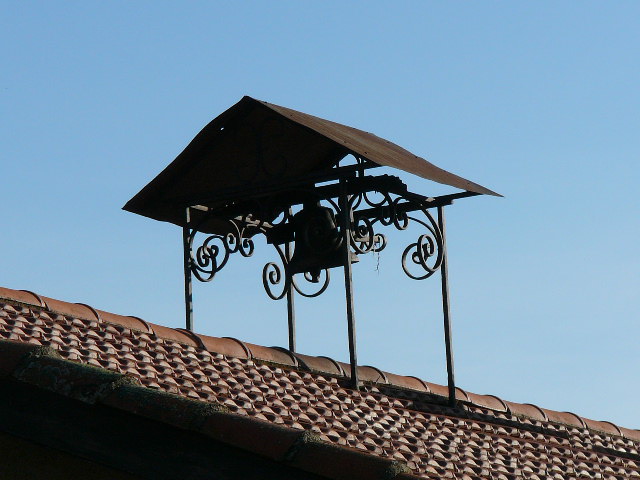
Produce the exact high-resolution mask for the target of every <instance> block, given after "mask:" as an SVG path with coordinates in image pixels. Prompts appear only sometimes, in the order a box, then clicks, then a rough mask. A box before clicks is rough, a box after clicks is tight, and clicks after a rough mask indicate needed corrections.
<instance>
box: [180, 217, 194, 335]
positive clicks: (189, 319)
mask: <svg viewBox="0 0 640 480" xmlns="http://www.w3.org/2000/svg"><path fill="white" fill-rule="evenodd" d="M190 223H191V214H190V212H189V207H187V208H186V209H185V225H184V227H182V249H183V251H184V306H185V327H186V329H187V330H189V331H191V332H193V292H192V284H191V246H190V244H189V243H190V242H189V224H190Z"/></svg>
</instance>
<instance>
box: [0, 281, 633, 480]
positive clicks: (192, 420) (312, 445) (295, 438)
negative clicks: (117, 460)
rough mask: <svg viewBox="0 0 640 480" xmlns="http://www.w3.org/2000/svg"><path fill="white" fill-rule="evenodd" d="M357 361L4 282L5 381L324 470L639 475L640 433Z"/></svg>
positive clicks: (381, 474)
mask: <svg viewBox="0 0 640 480" xmlns="http://www.w3.org/2000/svg"><path fill="white" fill-rule="evenodd" d="M43 347H44V349H43ZM87 365H90V366H93V367H92V368H88V367H86V366H87ZM95 367H98V368H95ZM359 369H360V378H361V379H364V381H365V385H364V386H363V387H362V389H361V390H360V391H355V390H353V389H351V388H349V386H348V385H349V383H348V381H347V380H348V376H349V375H348V372H349V366H348V365H345V364H343V363H341V362H336V361H334V360H332V359H329V358H323V357H310V356H306V355H301V354H292V353H290V352H287V351H285V350H282V349H277V348H266V347H261V346H258V345H251V344H248V343H245V342H241V341H239V340H234V339H228V338H227V339H225V338H216V337H208V336H205V335H197V334H194V333H191V332H189V331H185V330H181V329H171V328H167V327H163V326H160V325H154V324H151V323H147V322H145V321H143V320H141V319H139V318H136V317H126V316H121V315H115V314H112V313H108V312H104V311H101V310H96V309H94V308H92V307H90V306H87V305H83V304H72V303H67V302H61V301H58V300H54V299H51V298H46V297H41V296H39V295H37V294H34V293H31V292H26V291H16V290H9V289H2V288H0V378H2V379H4V378H6V377H9V378H10V380H11V381H12V382H14V384H15V382H21V383H26V384H28V385H29V386H30V387H38V388H42V389H45V390H49V391H54V392H55V393H56V394H58V395H63V396H67V397H69V398H70V401H75V402H77V401H80V402H85V403H87V402H89V403H92V404H100V405H103V406H104V407H105V408H113V409H116V410H118V411H124V412H126V413H127V414H130V415H133V416H134V417H135V416H137V417H144V418H146V419H150V420H153V421H156V422H160V423H167V424H170V425H174V426H177V427H179V428H182V429H183V430H186V431H188V432H192V433H193V435H196V436H197V437H196V438H202V437H201V436H202V435H204V437H206V438H210V439H214V440H216V441H219V442H223V443H225V444H228V445H230V446H232V447H234V448H239V449H242V450H244V451H248V452H251V453H252V454H255V455H258V456H260V457H262V458H266V459H269V460H271V461H274V462H277V463H280V464H282V465H283V466H285V467H288V466H292V467H295V468H296V469H300V470H302V471H306V472H310V473H312V474H314V475H318V476H320V477H322V478H333V479H347V478H348V479H351V480H354V479H363V480H364V479H370V478H381V479H382V478H386V479H391V478H395V479H397V480H399V479H406V480H409V479H410V478H417V477H420V478H433V479H443V478H450V479H461V480H462V479H464V480H468V479H473V480H488V479H500V480H511V479H516V478H538V479H542V478H603V479H616V480H618V479H628V478H637V477H640V453H639V452H640V431H638V430H629V429H626V428H623V427H619V426H616V425H614V424H612V423H609V422H598V421H593V420H589V419H586V418H582V417H579V416H577V415H574V414H572V413H567V412H556V411H552V410H547V409H543V408H538V407H536V406H534V405H528V404H519V403H512V402H508V401H503V400H501V399H499V398H497V397H494V396H490V395H476V394H473V393H470V392H465V391H463V390H460V389H458V399H459V405H458V407H456V408H450V407H448V406H447V404H446V395H447V392H446V387H443V386H439V385H435V384H432V383H429V382H425V381H423V380H420V379H417V378H414V377H404V376H400V375H394V374H391V373H388V372H384V371H381V370H379V369H377V368H374V367H359ZM134 417H131V418H134ZM0 430H1V428H0ZM98 433H99V432H98ZM175 448H176V449H179V446H176V447H175ZM287 478H291V477H287Z"/></svg>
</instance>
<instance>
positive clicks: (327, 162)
mask: <svg viewBox="0 0 640 480" xmlns="http://www.w3.org/2000/svg"><path fill="white" fill-rule="evenodd" d="M349 154H352V155H354V156H355V157H358V158H361V159H363V160H365V161H366V166H365V168H372V167H377V166H387V167H392V168H397V169H399V170H403V171H405V172H408V173H411V174H414V175H416V176H419V177H422V178H425V179H428V180H433V181H435V182H438V183H442V184H445V185H450V186H452V187H456V188H459V189H462V190H465V191H468V192H473V193H476V194H485V195H495V196H501V195H499V194H498V193H496V192H493V191H491V190H489V189H488V188H485V187H483V186H482V185H478V184H477V183H474V182H472V181H470V180H467V179H465V178H462V177H460V176H458V175H455V174H453V173H450V172H447V171H446V170H443V169H442V168H440V167H437V166H435V165H433V164H432V163H430V162H428V161H427V160H425V159H424V158H421V157H418V156H417V155H414V154H413V153H411V152H409V151H407V150H405V149H404V148H402V147H400V146H398V145H396V144H394V143H392V142H390V141H388V140H385V139H383V138H380V137H378V136H376V135H373V134H371V133H368V132H364V131H362V130H358V129H356V128H353V127H348V126H346V125H341V124H339V123H335V122H331V121H329V120H324V119H322V118H318V117H314V116H312V115H308V114H306V113H302V112H298V111H296V110H291V109H289V108H285V107H281V106H278V105H274V104H271V103H267V102H263V101H260V100H256V99H253V98H251V97H248V96H245V97H244V98H243V99H242V100H240V101H239V102H238V103H237V104H235V105H234V106H233V107H231V108H229V109H228V110H227V111H225V112H224V113H222V114H221V115H219V116H218V117H216V118H215V119H214V120H213V121H211V122H210V123H209V124H208V125H207V126H206V127H204V128H203V129H202V131H201V132H200V133H199V134H198V135H197V136H196V137H195V138H194V139H193V140H192V141H191V143H190V144H189V145H188V146H187V147H186V148H185V149H184V151H183V152H182V153H181V154H180V155H178V157H177V158H176V159H175V160H174V161H173V162H172V163H171V164H170V165H169V166H167V167H166V168H165V169H164V170H163V171H162V172H161V173H160V174H159V175H158V176H157V177H156V178H154V179H153V180H152V181H151V182H150V183H149V184H148V185H147V186H146V187H144V188H143V189H142V190H141V191H140V192H139V193H138V194H137V195H136V196H134V197H133V198H132V199H131V200H129V202H127V204H126V205H125V206H124V209H125V210H127V211H130V212H133V213H137V214H140V215H144V216H146V217H150V218H153V219H155V220H162V221H167V222H171V223H174V224H176V225H180V226H184V225H185V220H184V218H185V217H184V208H185V207H187V206H195V205H203V206H207V207H216V206H219V205H220V204H221V203H224V202H225V201H229V200H236V199H238V198H247V197H248V196H249V192H251V195H253V196H254V197H258V196H263V195H269V194H270V193H273V192H274V191H282V190H283V189H286V188H287V187H288V188H295V187H296V186H300V185H307V184H313V183H315V182H316V181H318V180H330V179H334V178H337V176H338V174H339V173H340V171H339V168H340V167H339V166H338V162H339V161H340V160H341V159H343V158H344V157H346V156H347V155H349ZM218 228H219V227H218V226H217V225H216V222H215V221H214V222H210V223H209V224H207V223H206V222H205V223H204V224H201V225H200V230H201V231H203V232H210V233H213V232H216V231H218Z"/></svg>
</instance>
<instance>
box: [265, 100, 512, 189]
mask: <svg viewBox="0 0 640 480" xmlns="http://www.w3.org/2000/svg"><path fill="white" fill-rule="evenodd" d="M260 103H262V104H263V105H265V106H267V107H269V108H270V109H272V110H273V111H274V112H278V113H279V114H281V115H283V116H285V117H287V118H289V119H290V120H292V121H294V122H296V123H299V124H300V125H304V126H305V127H308V128H310V129H312V130H314V131H316V132H318V133H319V134H321V135H323V136H325V137H326V138H328V139H330V140H333V141H334V142H336V143H337V144H338V145H341V146H344V147H345V148H347V149H349V150H351V151H353V152H354V153H357V154H359V155H361V156H363V157H365V158H367V159H369V160H371V161H372V162H375V163H377V164H379V165H384V166H386V167H392V168H397V169H399V170H404V171H405V172H408V173H412V174H414V175H417V176H419V177H422V178H426V179H427V180H433V181H434V182H438V183H443V184H445V185H451V186H452V187H456V188H460V189H462V190H468V191H470V192H475V193H481V194H484V195H495V196H501V195H500V194H498V193H496V192H494V191H492V190H489V189H488V188H486V187H483V186H482V185H478V184H477V183H474V182H472V181H470V180H467V179H466V178H462V177H460V176H458V175H455V174H453V173H450V172H447V171H446V170H443V169H442V168H440V167H437V166H435V165H434V164H432V163H430V162H428V161H427V160H425V159H424V158H422V157H419V156H417V155H414V154H413V153H411V152H409V151H408V150H405V149H404V148H402V147H400V146H399V145H396V144H395V143H392V142H390V141H389V140H385V139H384V138H380V137H378V136H377V135H374V134H373V133H369V132H365V131H363V130H358V129H357V128H353V127H348V126H346V125H342V124H340V123H335V122H332V121H330V120H325V119H323V118H319V117H314V116H313V115H308V114H306V113H302V112H298V111H296V110H291V109H290V108H286V107H281V106H279V105H274V104H272V103H267V102H263V101H260Z"/></svg>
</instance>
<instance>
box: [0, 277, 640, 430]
mask: <svg viewBox="0 0 640 480" xmlns="http://www.w3.org/2000/svg"><path fill="white" fill-rule="evenodd" d="M0 300H5V301H8V302H12V303H17V304H20V305H24V306H27V307H31V308H38V309H46V310H49V311H52V312H55V313H59V314H62V315H69V316H73V317H75V318H81V319H84V320H89V321H95V322H104V323H111V324H115V325H119V326H120V327H125V328H128V329H131V330H137V331H140V332H143V333H146V334H153V335H156V336H157V337H160V338H163V339H168V340H171V341H175V342H178V343H181V344H185V345H188V346H190V347H193V348H199V349H203V350H206V351H208V352H210V353H218V354H222V355H226V356H231V357H236V358H243V359H251V360H254V361H257V362H258V363H267V364H271V365H277V366H281V367H284V368H287V369H298V370H303V371H309V372H312V373H317V374H322V375H328V376H332V377H336V378H339V379H340V378H342V379H347V378H349V377H350V373H349V372H350V366H349V365H348V364H346V363H343V362H339V361H336V360H333V359H331V358H329V357H324V356H318V357H316V356H309V355H304V354H300V353H294V352H290V351H288V350H286V349H284V348H282V347H265V346H261V345H255V344H251V343H248V342H243V341H241V340H238V339H235V338H231V337H212V336H208V335H203V334H197V333H194V332H190V331H187V330H184V329H181V328H170V327H165V326H162V325H157V324H154V323H149V322H146V321H144V320H142V319H141V318H139V317H134V316H124V315H118V314H114V313H110V312H106V311H102V310H97V309H95V308H93V307H91V306H89V305H86V304H83V303H70V302H64V301H61V300H56V299H53V298H49V297H44V296H40V295H38V294H36V293H34V292H31V291H28V290H13V289H9V288H3V287H0ZM358 374H359V378H360V379H361V380H362V381H364V382H365V383H367V384H372V385H375V386H377V387H382V388H383V389H384V388H390V389H394V390H400V391H409V392H416V393H418V394H428V395H429V396H430V397H433V398H434V399H437V398H440V397H442V398H446V397H447V395H448V393H447V387H446V386H443V385H438V384H434V383H431V382H427V381H425V380H422V379H420V378H417V377H412V376H403V375H397V374H394V373H390V372H385V371H382V370H380V369H378V368H376V367H372V366H366V365H365V366H359V367H358ZM456 397H457V398H458V400H459V401H460V402H461V403H462V404H463V405H468V406H471V407H478V408H484V409H488V410H492V411H496V412H504V413H507V414H511V415H514V416H517V417H523V418H529V419H532V420H537V421H543V422H554V423H561V424H566V425H570V426H573V427H577V428H586V429H589V430H594V431H599V432H603V433H605V434H607V435H616V436H622V437H624V438H627V439H630V440H634V441H640V430H637V429H628V428H624V427H621V426H618V425H616V424H614V423H612V422H608V421H597V420H591V419H588V418H585V417H581V416H579V415H576V414H574V413H572V412H558V411H554V410H549V409H545V408H541V407H538V406H537V405H533V404H529V403H516V402H510V401H506V400H503V399H501V398H499V397H497V396H494V395H479V394H475V393H471V392H466V391H465V390H462V389H461V388H457V389H456Z"/></svg>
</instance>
